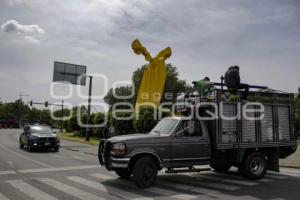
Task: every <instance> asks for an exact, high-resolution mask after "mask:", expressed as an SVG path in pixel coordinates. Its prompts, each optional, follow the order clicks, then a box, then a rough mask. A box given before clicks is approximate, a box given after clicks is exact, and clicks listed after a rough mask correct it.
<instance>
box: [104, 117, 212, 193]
mask: <svg viewBox="0 0 300 200" xmlns="http://www.w3.org/2000/svg"><path fill="white" fill-rule="evenodd" d="M191 124H192V121H191V120H190V119H189V118H187V117H167V118H164V119H162V120H161V121H160V122H159V123H158V124H157V125H156V126H155V127H154V128H153V129H152V131H151V132H150V133H149V134H132V135H123V136H116V137H113V138H110V139H108V140H106V141H102V142H101V143H100V147H99V160H100V163H101V164H102V165H105V166H106V168H107V169H108V170H114V171H115V172H116V173H117V174H118V175H119V176H120V177H123V178H126V177H129V176H130V175H131V174H133V179H134V181H135V183H136V184H137V185H138V186H139V187H142V188H143V187H149V186H151V185H152V184H153V183H154V181H155V179H156V176H157V171H158V170H161V169H162V168H164V167H165V168H168V169H172V168H177V167H178V168H179V167H189V168H190V169H192V167H193V166H194V165H200V164H209V162H210V148H209V146H210V140H209V134H208V131H207V128H206V126H205V123H204V122H201V121H198V123H194V125H191Z"/></svg>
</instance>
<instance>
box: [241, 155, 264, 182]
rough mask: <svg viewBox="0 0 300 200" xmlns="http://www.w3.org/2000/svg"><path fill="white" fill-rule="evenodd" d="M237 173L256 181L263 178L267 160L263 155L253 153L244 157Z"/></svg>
mask: <svg viewBox="0 0 300 200" xmlns="http://www.w3.org/2000/svg"><path fill="white" fill-rule="evenodd" d="M239 172H240V173H241V174H242V175H243V176H244V177H246V178H248V179H251V180H256V179H260V178H262V177H264V176H265V175H266V173H267V160H266V156H265V155H264V154H263V153H259V152H255V153H252V154H250V155H248V156H247V157H246V159H245V160H244V162H243V163H242V165H241V166H240V167H239Z"/></svg>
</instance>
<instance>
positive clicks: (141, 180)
mask: <svg viewBox="0 0 300 200" xmlns="http://www.w3.org/2000/svg"><path fill="white" fill-rule="evenodd" d="M156 177H157V164H156V162H155V160H153V159H152V158H151V157H142V158H140V159H138V160H137V161H136V163H135V165H134V168H133V181H134V183H135V184H136V185H137V186H138V187H140V188H147V187H150V186H152V185H153V184H154V182H155V180H156Z"/></svg>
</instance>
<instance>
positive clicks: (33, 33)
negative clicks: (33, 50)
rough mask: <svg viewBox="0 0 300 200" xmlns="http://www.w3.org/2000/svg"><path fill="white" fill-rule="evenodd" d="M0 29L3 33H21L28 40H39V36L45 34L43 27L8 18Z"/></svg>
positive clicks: (35, 41) (33, 41)
mask: <svg viewBox="0 0 300 200" xmlns="http://www.w3.org/2000/svg"><path fill="white" fill-rule="evenodd" d="M1 31H2V32H4V33H11V34H21V35H24V39H25V40H26V41H28V42H32V43H37V42H39V39H38V38H39V36H41V35H43V34H45V31H44V29H42V28H41V27H39V25H35V24H34V25H23V24H20V23H19V22H18V21H16V20H9V21H7V22H4V23H3V24H2V25H1Z"/></svg>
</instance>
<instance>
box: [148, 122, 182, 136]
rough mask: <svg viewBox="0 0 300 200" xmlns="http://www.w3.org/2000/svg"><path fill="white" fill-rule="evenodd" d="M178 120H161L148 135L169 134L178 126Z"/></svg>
mask: <svg viewBox="0 0 300 200" xmlns="http://www.w3.org/2000/svg"><path fill="white" fill-rule="evenodd" d="M178 122H179V120H178V119H170V118H168V119H162V120H161V121H160V122H159V123H158V124H157V125H156V126H155V127H154V128H153V129H152V131H151V132H150V133H156V134H171V132H172V130H174V128H175V127H176V125H177V124H178Z"/></svg>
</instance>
